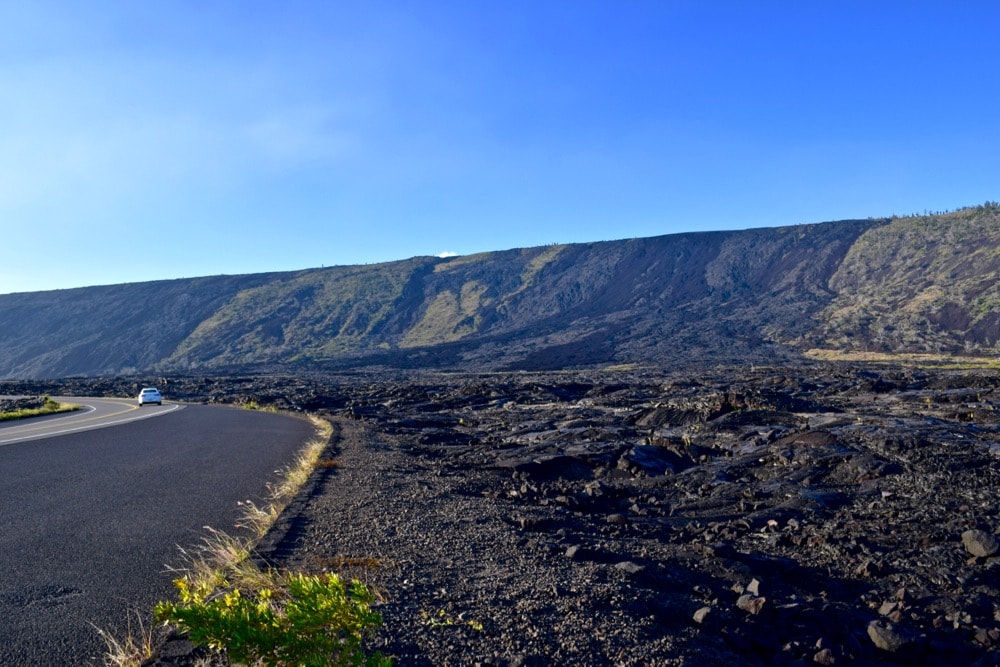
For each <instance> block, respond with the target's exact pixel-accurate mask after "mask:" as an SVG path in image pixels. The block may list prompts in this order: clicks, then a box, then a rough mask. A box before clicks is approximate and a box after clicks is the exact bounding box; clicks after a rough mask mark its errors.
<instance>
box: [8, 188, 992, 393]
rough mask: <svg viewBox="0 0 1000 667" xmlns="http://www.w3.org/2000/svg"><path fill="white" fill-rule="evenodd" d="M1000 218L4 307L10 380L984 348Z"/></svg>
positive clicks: (964, 214) (702, 237)
mask: <svg viewBox="0 0 1000 667" xmlns="http://www.w3.org/2000/svg"><path fill="white" fill-rule="evenodd" d="M998 275H1000V214H998V210H997V207H996V206H995V205H992V204H989V205H986V206H981V207H977V208H972V209H964V210H962V211H958V212H955V213H950V214H946V215H938V216H928V217H920V218H900V219H893V220H864V221H842V222H831V223H822V224H815V225H798V226H794V227H783V228H774V229H754V230H747V231H738V232H711V233H692V234H675V235H669V236H660V237H654V238H644V239H630V240H623V241H605V242H600V243H586V244H571V245H552V246H544V247H538V248H525V249H515V250H507V251H501V252H490V253H482V254H478V255H470V256H464V257H454V258H437V257H415V258H412V259H408V260H403V261H398V262H389V263H385V264H378V265H371V266H346V267H333V268H328V269H309V270H304V271H297V272H282V273H270V274H255V275H248V276H216V277H210V278H198V279H189V280H175V281H159V282H152V283H137V284H131V285H117V286H105V287H92V288H82V289H75V290H58V291H53V292H40V293H33V294H10V295H0V377H7V378H15V377H20V378H32V377H54V376H65V375H73V374H90V375H93V374H124V373H131V372H138V371H158V372H191V371H194V370H199V371H211V370H221V369H228V370H232V369H243V370H252V369H255V368H256V369H261V368H274V367H279V366H280V367H285V368H290V367H294V368H306V369H312V368H315V369H336V368H345V367H358V366H368V365H379V366H389V367H437V368H477V369H489V368H496V369H501V368H503V369H509V368H526V369H527V368H546V369H550V368H560V367H566V366H574V365H588V364H609V363H653V364H661V365H669V366H677V365H685V364H686V365H697V364H704V363H757V362H765V361H776V360H782V359H793V358H797V355H798V354H799V353H800V352H802V351H804V350H806V349H809V348H812V347H825V348H833V349H841V350H852V349H883V350H888V351H925V350H934V351H941V352H958V351H972V352H976V351H978V352H981V353H985V352H989V351H992V349H993V346H995V345H997V341H998V340H1000V315H998V310H1000V289H998V287H997V285H998V282H997V277H998Z"/></svg>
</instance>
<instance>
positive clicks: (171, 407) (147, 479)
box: [0, 398, 314, 665]
mask: <svg viewBox="0 0 1000 667" xmlns="http://www.w3.org/2000/svg"><path fill="white" fill-rule="evenodd" d="M67 400H72V401H73V402H75V403H78V404H81V405H83V404H86V405H89V406H90V408H93V409H89V408H88V409H87V410H86V412H84V411H80V412H77V413H73V414H72V415H71V416H70V415H65V416H52V417H46V418H37V419H32V420H28V421H22V422H6V423H0V520H2V522H3V528H2V530H0V572H2V573H3V577H2V578H0V637H2V641H0V665H83V664H88V663H92V664H101V655H102V653H103V651H104V643H103V641H102V640H101V639H100V637H99V636H98V634H97V632H96V630H95V629H94V626H97V627H100V628H104V629H107V630H110V631H112V633H113V634H114V635H115V636H117V637H122V636H124V631H125V626H126V623H127V622H128V619H129V617H131V620H132V623H133V624H134V623H135V619H136V615H137V614H139V615H141V616H142V619H143V622H145V623H147V624H148V622H149V617H150V610H151V608H152V606H153V604H155V602H156V601H158V600H162V599H167V598H171V597H172V596H173V588H172V583H171V582H172V579H173V577H172V575H171V574H170V572H169V571H168V570H167V566H175V567H176V566H181V565H183V559H182V557H181V554H180V551H179V549H178V547H188V548H190V547H192V546H196V545H197V544H198V543H199V542H200V541H201V539H202V537H203V536H204V535H205V534H206V533H205V530H204V526H206V525H208V526H212V527H213V528H217V529H220V530H224V531H227V532H234V528H233V523H234V521H235V520H236V518H237V517H238V515H239V508H238V506H237V502H239V501H240V500H245V499H252V500H254V501H257V502H260V501H261V500H262V498H263V496H264V495H265V493H266V483H267V482H269V481H273V480H274V479H275V478H276V474H275V471H276V470H278V469H279V468H281V467H282V466H285V465H287V464H288V463H289V462H290V461H291V460H292V457H293V455H294V453H295V452H297V451H298V450H299V449H300V448H301V447H302V445H303V444H304V443H305V441H306V440H308V439H309V438H310V437H311V436H312V435H313V434H314V429H313V426H312V424H311V423H309V422H308V421H307V420H305V419H298V418H295V417H288V416H283V415H275V414H269V413H262V412H250V411H246V410H238V409H235V408H224V407H215V406H202V405H184V406H181V405H179V404H171V403H167V404H164V405H163V406H162V407H157V406H146V407H143V408H141V409H140V408H138V407H136V406H135V402H134V401H125V400H113V399H94V400H91V399H80V398H77V399H67ZM153 417H155V418H153Z"/></svg>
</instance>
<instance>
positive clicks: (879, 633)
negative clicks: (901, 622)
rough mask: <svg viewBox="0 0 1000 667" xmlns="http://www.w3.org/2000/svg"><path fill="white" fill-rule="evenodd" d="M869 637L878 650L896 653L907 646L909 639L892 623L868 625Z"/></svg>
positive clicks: (873, 622) (872, 623) (880, 622)
mask: <svg viewBox="0 0 1000 667" xmlns="http://www.w3.org/2000/svg"><path fill="white" fill-rule="evenodd" d="M868 637H869V638H870V639H871V640H872V643H873V644H875V646H876V647H877V648H880V649H882V650H883V651H887V652H889V653H895V652H896V651H898V650H899V649H901V648H903V646H905V645H906V644H907V638H906V637H905V636H904V635H903V634H902V633H900V632H899V631H897V630H896V627H895V626H894V625H893V624H892V623H886V622H883V621H872V622H871V623H869V624H868Z"/></svg>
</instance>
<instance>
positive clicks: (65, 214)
mask: <svg viewBox="0 0 1000 667" xmlns="http://www.w3.org/2000/svg"><path fill="white" fill-rule="evenodd" d="M998 19H1000V4H997V3H993V2H943V1H942V2H934V3H929V2H919V1H910V2H869V1H863V2H849V1H837V2H833V1H831V2H817V1H807V0H797V1H788V2H779V1H767V0H761V1H759V2H757V1H755V2H746V1H745V0H741V1H738V2H735V1H734V2H711V1H708V0H704V1H701V2H695V1H691V2H688V1H682V0H678V1H670V0H662V1H659V2H643V1H638V0H637V1H630V0H614V1H612V0H608V1H606V2H592V1H588V0H574V1H573V2H566V1H563V2H555V1H551V2H546V1H545V0H529V1H524V2H522V1H520V0H504V1H503V2H499V1H497V2H488V1H486V0H484V1H482V2H468V1H464V2H457V1H456V2H450V1H441V2H435V1H434V0H422V1H413V2H409V1H402V0H401V1H379V0H370V1H366V2H337V1H335V0H328V1H316V2H308V1H296V0H285V1H282V2H264V1H248V0H240V1H236V0H234V1H231V2H215V1H212V0H201V1H199V2H186V1H183V0H176V1H173V2H162V1H159V0H145V1H143V2H133V1H131V0H129V1H122V2H100V1H95V2H89V3H76V2H48V1H46V0H33V1H32V2H22V1H21V0H17V1H13V2H9V1H7V0H0V293H8V292H20V291H35V290H45V289H57V288H69V287H77V286H84V285H98V284H113V283H123V282H137V281H144V280H154V279H163V278H180V277H192V276H202V275H215V274H221V273H229V274H234V273H253V272H261V271H275V270H293V269H300V268H309V267H319V266H331V265H335V264H363V263H372V262H381V261H390V260H395V259H404V258H407V257H412V256H414V255H437V254H442V253H458V254H467V253H474V252H481V251H487V250H501V249H506V248H513V247H524V246H535V245H542V244H547V243H554V242H559V243H568V242H586V241H597V240H605V239H618V238H631V237H639V236H656V235H660V234H670V233H675V232H687V231H703V230H719V229H745V228H750V227H761V226H779V225H790V224H798V223H809V222H821V221H826V220H836V219H845V218H858V217H860V218H866V217H869V216H882V215H891V214H893V213H897V214H907V213H914V212H923V211H924V210H932V211H933V210H945V209H953V208H956V207H960V206H965V205H973V204H979V203H982V202H983V201H985V200H987V199H990V200H994V199H1000V180H998V176H1000V160H998V159H997V157H996V156H997V155H1000V151H998V148H1000V112H998V111H997V110H998V109H1000V104H998V102H1000V85H998V83H1000V82H998V78H1000V77H998V72H1000V50H998V49H997V48H996V45H995V39H994V33H995V28H996V25H997V24H998Z"/></svg>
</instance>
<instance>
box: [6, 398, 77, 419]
mask: <svg viewBox="0 0 1000 667" xmlns="http://www.w3.org/2000/svg"><path fill="white" fill-rule="evenodd" d="M39 402H40V403H41V405H39V406H37V407H18V408H14V409H12V410H2V409H0V421H11V420H14V419H27V418H29V417H41V416H42V415H52V414H56V413H58V412H73V411H75V410H79V409H80V406H79V405H73V404H72V403H60V402H58V401H53V400H52V399H51V398H49V397H48V396H45V397H43V398H42V399H40V400H39Z"/></svg>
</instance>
